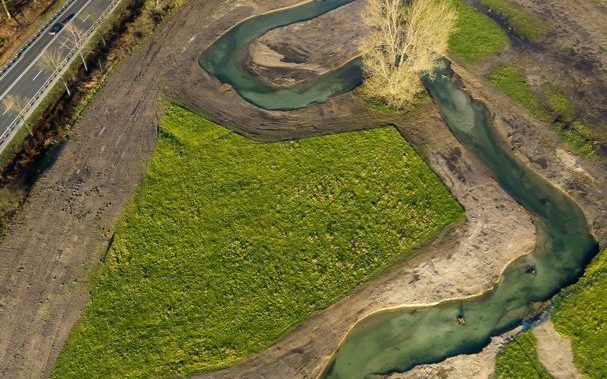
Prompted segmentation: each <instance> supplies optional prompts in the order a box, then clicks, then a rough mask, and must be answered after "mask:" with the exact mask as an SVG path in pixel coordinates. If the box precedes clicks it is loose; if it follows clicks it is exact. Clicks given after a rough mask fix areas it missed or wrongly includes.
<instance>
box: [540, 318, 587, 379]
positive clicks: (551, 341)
mask: <svg viewBox="0 0 607 379" xmlns="http://www.w3.org/2000/svg"><path fill="white" fill-rule="evenodd" d="M533 335H534V336H535V338H537V348H536V350H537V356H538V358H539V359H540V362H541V363H542V364H543V365H544V367H546V369H547V370H548V371H549V372H550V374H551V375H552V376H553V377H554V378H555V379H580V378H581V376H580V373H579V372H578V370H577V367H575V363H574V362H573V352H572V351H571V341H569V339H567V338H563V337H561V336H560V335H559V334H558V333H557V331H556V330H555V329H554V324H553V323H552V321H550V320H548V321H546V322H544V323H542V324H541V325H539V326H537V327H535V328H533Z"/></svg>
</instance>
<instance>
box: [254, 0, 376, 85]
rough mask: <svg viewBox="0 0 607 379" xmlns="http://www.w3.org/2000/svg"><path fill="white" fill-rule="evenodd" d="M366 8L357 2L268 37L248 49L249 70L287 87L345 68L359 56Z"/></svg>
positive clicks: (274, 31) (279, 30) (359, 1)
mask: <svg viewBox="0 0 607 379" xmlns="http://www.w3.org/2000/svg"><path fill="white" fill-rule="evenodd" d="M363 5H364V2H363V1H362V0H356V1H354V2H352V3H350V4H347V5H345V6H343V7H340V8H337V9H335V10H333V11H331V12H327V13H325V14H324V15H322V16H320V17H317V18H314V19H312V20H310V21H305V22H300V23H297V24H292V25H289V26H286V27H284V28H280V29H275V30H272V31H270V32H268V33H266V34H265V35H263V36H262V37H261V38H259V39H258V40H256V41H255V42H253V43H252V44H251V46H250V48H249V62H248V68H249V70H250V71H251V72H253V73H255V74H257V75H259V76H261V77H262V78H264V79H266V80H267V81H268V82H270V83H272V84H275V85H283V86H284V85H293V84H296V83H299V82H301V81H303V80H307V79H310V78H313V77H315V76H317V75H319V74H322V73H324V72H326V71H327V70H331V69H334V68H337V67H339V66H342V65H343V64H345V63H347V62H348V61H350V60H352V59H353V58H355V57H356V56H358V55H359V52H358V48H357V46H358V43H359V41H360V39H361V37H362V36H363V34H364V33H365V29H364V27H362V26H363V23H362V17H361V16H362V8H363ZM351 25H356V26H357V27H354V28H353V27H351Z"/></svg>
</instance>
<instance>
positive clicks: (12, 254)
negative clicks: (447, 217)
mask: <svg viewBox="0 0 607 379" xmlns="http://www.w3.org/2000/svg"><path fill="white" fill-rule="evenodd" d="M297 2H298V1H297V0H273V1H262V0H257V1H252V0H249V1H242V0H241V1H228V0H215V1H205V0H193V1H191V2H190V3H189V4H188V5H186V6H185V7H184V8H183V9H181V10H180V11H178V12H177V13H176V14H174V15H173V16H172V17H171V19H170V21H169V22H168V23H167V24H166V25H165V26H164V27H163V28H162V29H161V30H159V31H158V32H157V33H156V34H155V36H154V37H153V38H152V39H151V40H150V41H148V42H147V43H146V44H145V45H144V46H143V47H142V48H141V50H139V51H138V52H137V53H135V54H134V55H133V56H131V57H129V58H127V59H126V60H125V61H124V62H123V63H122V64H121V65H120V67H119V68H118V69H117V70H116V71H115V73H114V74H113V76H112V77H111V78H110V80H109V81H108V83H107V85H106V87H105V88H104V89H103V90H102V91H101V92H100V93H99V94H98V96H97V98H96V99H95V101H94V102H93V103H92V104H91V106H90V108H89V109H88V110H87V111H86V112H85V115H84V117H83V119H82V121H81V122H79V123H78V124H77V125H76V126H75V127H74V129H73V132H72V134H71V136H70V138H69V140H68V141H67V142H66V143H65V145H64V146H63V148H62V150H61V151H60V153H59V154H58V156H57V159H56V161H55V163H54V164H53V165H52V167H50V168H49V169H48V171H47V172H46V173H45V174H44V175H43V176H42V177H41V178H40V180H39V181H38V182H37V183H36V184H35V186H34V188H33V189H32V192H31V194H30V197H29V198H28V200H27V202H26V204H25V206H24V207H23V211H22V212H21V214H20V215H19V216H18V217H17V219H16V220H15V222H14V224H13V225H12V227H11V230H10V231H9V234H8V236H7V237H6V238H5V239H4V240H3V241H2V242H0V278H2V279H1V280H2V282H1V284H0V325H3V328H2V329H0V376H2V377H10V378H20V377H43V376H46V375H48V373H49V372H50V370H51V368H52V365H53V362H54V361H55V359H56V356H57V354H58V352H59V350H60V348H61V346H62V345H63V343H64V342H65V339H66V338H67V335H68V333H69V330H70V329H71V327H72V326H73V324H74V323H75V322H76V321H77V319H78V317H79V315H80V313H81V311H82V308H83V306H84V305H85V303H86V300H87V296H88V294H87V289H88V283H87V281H88V278H89V274H90V271H91V270H92V269H94V267H95V266H96V265H97V262H98V259H99V254H100V253H101V252H102V250H103V249H104V247H105V246H107V243H108V241H109V239H110V237H111V234H112V230H113V227H114V224H115V222H116V220H117V218H118V217H119V214H120V211H121V210H122V208H123V207H124V205H125V204H126V203H127V202H128V201H129V200H130V198H131V194H132V193H133V190H134V188H135V187H136V185H137V183H138V181H139V179H140V177H141V175H142V173H143V171H144V169H145V166H146V163H147V161H148V159H149V157H150V155H151V153H152V150H153V146H154V143H155V141H156V134H157V133H156V130H157V126H158V117H159V114H160V113H161V112H162V107H160V108H159V107H158V102H157V100H158V99H157V94H158V90H159V89H162V96H163V98H166V99H179V101H180V102H182V103H183V104H184V105H186V106H188V107H190V108H192V109H194V110H197V111H199V112H201V113H202V114H205V115H207V116H209V117H211V118H212V119H214V120H215V121H218V122H220V123H222V124H224V125H226V127H228V128H230V129H232V130H234V131H236V132H238V133H241V134H243V135H246V136H249V137H251V138H253V139H256V140H260V141H275V140H283V139H291V138H300V137H305V136H309V135H318V134H326V133H334V132H339V131H346V130H357V129H362V128H367V127H373V126H377V125H382V124H385V123H392V124H394V125H396V126H397V127H398V128H399V130H400V131H401V132H402V134H403V135H404V136H405V137H406V138H407V139H409V140H410V141H412V142H413V143H414V144H415V145H417V146H418V147H419V148H420V149H421V151H422V152H423V154H424V155H425V156H426V157H427V159H428V161H429V163H430V164H431V166H432V167H433V168H434V169H435V170H436V171H437V172H438V174H439V175H441V177H442V178H443V179H444V180H445V182H446V183H447V185H448V186H449V187H450V188H451V190H452V191H453V193H454V194H455V196H456V197H457V198H458V200H459V201H460V202H461V203H462V204H463V205H464V207H465V208H466V212H467V216H468V220H467V221H466V222H465V223H464V224H462V225H459V226H457V227H455V228H452V229H450V230H448V231H446V232H445V233H443V235H441V236H439V237H438V238H436V239H435V240H434V241H430V242H429V243H427V244H426V245H425V246H423V247H422V248H420V253H423V254H420V255H419V256H418V257H417V258H415V259H414V260H413V261H410V262H403V263H402V264H399V265H396V266H395V267H394V268H393V269H392V270H390V271H389V272H388V273H386V274H385V275H383V276H381V277H380V278H377V279H375V280H373V281H372V282H370V283H368V284H367V285H364V286H362V287H361V288H359V289H358V290H357V291H355V292H354V293H353V294H351V295H349V296H348V297H346V298H345V299H343V300H341V301H340V302H338V303H336V304H335V305H333V306H332V307H330V308H328V309H327V310H325V311H323V312H320V313H318V314H316V315H315V316H313V317H312V318H311V319H310V320H308V321H306V322H304V323H303V324H302V325H300V326H299V327H297V328H296V329H295V330H293V331H292V332H291V333H289V334H288V335H287V336H285V337H283V339H282V340H281V341H279V342H278V343H277V344H276V345H275V346H273V347H271V348H269V349H267V350H265V351H263V352H261V353H259V354H257V355H254V356H253V357H251V358H250V359H248V360H246V361H244V362H242V363H240V364H238V365H236V366H234V367H232V368H230V369H227V370H224V371H220V372H217V373H212V374H207V375H204V377H229V378H234V377H242V378H249V377H262V376H263V377H269V378H273V377H276V378H284V377H302V378H303V377H312V376H314V375H316V374H317V373H318V372H319V370H320V369H321V367H322V365H323V364H324V362H326V359H327V357H328V355H329V354H330V353H331V352H332V350H333V349H334V348H335V346H336V345H337V343H338V341H339V340H340V339H341V337H342V336H343V334H344V332H345V331H346V330H347V329H348V327H349V326H350V325H351V324H352V322H354V321H355V320H356V319H359V318H360V317H362V316H363V315H364V314H366V313H367V312H369V311H371V310H374V309H379V308H381V307H384V306H388V305H399V304H404V303H417V302H433V301H438V300H440V299H445V298H451V297H458V296H463V295H467V294H473V293H478V292H481V291H483V290H485V289H487V288H488V287H489V286H491V284H492V283H493V282H494V281H495V280H496V278H497V276H498V275H499V272H500V271H501V269H502V268H503V267H504V266H505V264H506V263H507V262H508V261H509V260H510V259H512V258H514V257H516V256H518V255H520V254H521V253H525V252H528V251H529V250H530V249H531V248H532V246H533V243H534V230H533V226H532V224H531V222H530V219H529V217H528V216H527V215H526V214H525V213H524V211H523V210H522V208H521V207H520V206H519V205H517V204H516V203H514V202H513V201H512V200H511V199H510V198H509V197H508V196H507V195H506V194H505V193H504V192H503V191H502V190H501V189H500V188H499V186H498V185H497V184H496V183H495V181H494V180H493V179H492V178H491V177H490V176H489V175H488V173H487V171H486V169H485V168H484V167H483V166H482V165H481V164H480V163H479V162H478V161H477V160H476V159H475V158H474V157H472V156H470V154H468V153H467V152H466V150H465V149H463V147H462V146H461V145H460V144H459V143H458V142H457V141H456V140H455V139H454V138H453V136H452V135H451V134H450V133H449V132H448V130H447V128H446V127H445V126H444V125H443V123H442V121H441V119H440V117H439V115H438V112H437V111H436V109H435V107H434V106H433V105H432V104H429V105H427V106H426V107H425V108H424V109H422V110H420V111H419V112H413V113H410V114H408V115H405V116H404V117H389V116H380V115H377V114H374V113H372V112H370V111H369V110H367V108H366V107H365V105H364V104H363V103H362V101H361V100H360V99H359V98H358V97H356V96H355V95H353V94H345V95H341V96H337V97H335V98H333V99H331V100H330V101H329V102H327V103H325V104H322V105H313V106H310V107H307V108H306V109H302V110H298V111H293V112H268V111H263V110H260V109H257V108H255V107H253V106H251V105H250V104H248V103H247V102H245V101H244V100H242V99H241V98H240V97H239V96H238V95H237V94H235V93H234V92H233V91H221V90H220V83H219V82H217V80H216V79H214V78H213V77H210V76H209V75H207V74H206V73H205V72H204V71H203V70H201V69H200V68H199V67H198V65H197V62H196V58H197V57H198V54H199V53H200V52H202V51H203V50H204V49H205V48H206V47H207V46H208V45H209V44H210V43H211V42H212V41H213V40H214V39H215V38H216V37H217V36H219V35H220V34H221V33H223V32H224V31H225V30H227V29H228V28H230V27H231V26H233V25H234V24H235V23H236V22H238V21H239V20H241V19H243V18H245V17H247V16H249V15H251V14H255V13H260V12H263V11H267V10H269V9H274V8H277V7H280V6H285V5H291V4H295V3H297ZM563 3H565V2H564V1H563ZM469 70H470V68H467V67H465V68H464V67H461V68H458V72H459V73H460V75H461V76H462V77H463V80H464V82H465V84H466V86H467V88H468V89H469V90H470V91H471V92H472V93H473V95H474V96H475V97H478V98H480V99H483V100H486V101H488V103H489V104H490V108H491V111H492V112H493V113H494V117H495V120H496V124H497V125H498V128H499V130H501V131H502V132H503V134H504V136H505V137H506V138H508V141H509V142H510V143H511V144H512V146H513V148H514V149H515V150H516V152H517V153H518V154H519V155H520V156H521V157H531V158H532V159H530V160H529V159H528V160H529V161H530V162H531V164H533V166H534V167H536V168H537V169H538V171H539V172H540V173H542V174H543V175H545V176H547V177H548V178H549V179H550V180H552V181H553V182H555V183H558V184H559V185H560V186H561V187H563V188H565V189H567V190H568V191H569V192H570V193H572V195H573V196H574V197H575V198H576V200H578V202H579V203H580V205H581V206H582V208H583V209H584V211H585V212H586V214H587V215H588V217H589V220H590V222H591V223H592V225H593V230H594V231H595V232H596V233H597V235H598V236H599V237H603V236H604V235H605V230H604V225H605V222H606V220H605V215H606V214H607V211H606V210H605V201H604V197H603V194H602V192H601V191H602V189H604V188H607V187H606V186H605V180H606V178H607V175H605V173H606V172H607V170H606V169H605V167H603V166H601V165H600V164H598V163H592V162H582V161H580V160H578V159H577V158H576V157H574V156H572V155H570V154H569V153H567V152H566V151H565V150H562V153H559V152H558V151H559V149H555V148H554V147H555V146H559V145H560V140H559V139H558V137H557V136H556V135H555V134H554V133H553V132H552V131H550V130H549V129H548V128H546V127H544V126H543V125H538V124H537V123H536V122H534V121H533V120H532V119H531V117H530V116H529V115H528V114H526V113H525V112H524V111H521V110H520V109H518V108H516V107H514V108H513V105H512V104H511V103H510V102H509V101H508V100H507V99H506V98H505V97H503V96H501V94H499V93H495V92H494V91H492V90H490V89H487V85H486V83H485V81H484V79H482V78H478V77H477V76H474V75H472V74H470V73H469ZM513 109H514V112H513ZM523 138H524V141H525V143H524V144H521V143H518V142H520V141H521V139H523ZM525 159H527V158H525ZM536 162H539V163H536ZM430 370H432V368H430Z"/></svg>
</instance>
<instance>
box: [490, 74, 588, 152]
mask: <svg viewBox="0 0 607 379" xmlns="http://www.w3.org/2000/svg"><path fill="white" fill-rule="evenodd" d="M489 81H490V82H491V83H492V84H493V85H494V86H495V87H496V88H497V89H499V90H500V91H502V92H503V93H505V94H506V95H507V96H508V97H510V98H511V99H512V100H513V101H514V102H516V103H518V104H520V105H521V106H523V107H524V108H525V109H527V110H528V111H529V112H530V113H531V114H532V115H533V116H535V117H536V118H537V119H539V120H541V121H544V122H547V123H550V124H551V126H552V127H553V128H554V129H555V130H556V131H557V132H558V133H559V134H560V135H561V136H562V137H563V139H564V140H565V142H566V143H567V144H568V145H569V146H570V147H571V149H572V150H573V151H575V152H576V153H577V154H578V155H580V156H582V157H584V158H587V159H592V158H594V157H595V156H596V155H597V152H596V150H597V146H598V144H599V143H598V141H597V139H596V138H595V137H594V135H593V133H592V130H591V129H590V128H589V127H588V126H587V125H586V124H585V123H584V122H583V121H582V120H574V115H575V114H574V110H573V106H572V105H571V103H570V101H569V99H568V98H567V96H566V95H565V94H564V93H563V92H562V91H561V90H559V89H557V88H556V87H553V86H551V85H545V86H543V87H542V92H543V94H542V95H543V98H544V99H545V100H544V101H543V100H542V97H540V96H538V95H537V94H536V93H535V92H534V91H533V90H532V89H531V86H530V85H529V83H527V79H526V78H525V75H524V74H523V70H522V69H521V68H519V67H516V66H510V65H504V66H500V67H498V68H497V69H496V70H495V71H493V73H491V75H490V76H489Z"/></svg>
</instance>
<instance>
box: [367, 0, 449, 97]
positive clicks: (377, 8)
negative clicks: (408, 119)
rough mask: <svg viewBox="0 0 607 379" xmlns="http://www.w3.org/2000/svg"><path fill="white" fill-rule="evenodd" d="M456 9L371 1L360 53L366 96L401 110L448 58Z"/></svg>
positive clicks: (429, 0) (421, 1) (427, 0)
mask: <svg viewBox="0 0 607 379" xmlns="http://www.w3.org/2000/svg"><path fill="white" fill-rule="evenodd" d="M456 18H457V10H456V9H455V7H454V6H453V3H452V2H451V1H449V0H367V1H366V5H365V10H364V17H363V20H364V23H365V24H366V25H367V27H368V28H369V33H367V35H366V36H365V37H363V40H362V44H361V49H362V58H363V65H364V69H365V73H366V75H367V77H366V79H365V82H364V85H363V90H364V91H365V93H366V95H367V96H369V97H373V98H380V99H382V100H384V101H385V102H386V103H388V104H389V105H391V106H393V107H396V108H402V107H404V106H406V105H407V104H408V103H410V102H412V101H413V100H414V98H415V96H416V95H417V94H418V93H419V92H420V91H422V90H423V86H422V83H421V77H422V76H423V75H428V74H429V75H432V73H433V71H434V70H435V68H436V66H437V64H438V62H439V59H440V58H441V57H442V56H443V55H445V54H446V52H447V48H448V42H449V36H450V34H451V33H452V31H453V30H454V28H455V22H456Z"/></svg>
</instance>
